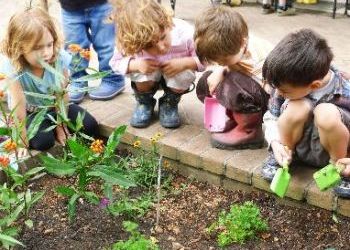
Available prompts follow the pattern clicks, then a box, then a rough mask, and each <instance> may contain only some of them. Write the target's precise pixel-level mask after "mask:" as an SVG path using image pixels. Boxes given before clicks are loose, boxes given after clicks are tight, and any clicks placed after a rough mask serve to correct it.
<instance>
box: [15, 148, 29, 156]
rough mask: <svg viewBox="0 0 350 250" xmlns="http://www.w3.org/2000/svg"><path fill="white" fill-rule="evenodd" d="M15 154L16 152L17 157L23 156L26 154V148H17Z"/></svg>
mask: <svg viewBox="0 0 350 250" xmlns="http://www.w3.org/2000/svg"><path fill="white" fill-rule="evenodd" d="M17 154H18V158H25V157H27V156H28V149H26V148H18V151H17Z"/></svg>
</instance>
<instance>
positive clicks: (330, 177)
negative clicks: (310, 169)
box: [313, 164, 345, 191]
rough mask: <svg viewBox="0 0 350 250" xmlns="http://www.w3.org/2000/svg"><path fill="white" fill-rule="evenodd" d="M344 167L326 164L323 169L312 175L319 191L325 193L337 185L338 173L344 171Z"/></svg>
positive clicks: (339, 178)
mask: <svg viewBox="0 0 350 250" xmlns="http://www.w3.org/2000/svg"><path fill="white" fill-rule="evenodd" d="M344 168H345V166H335V165H333V164H328V165H327V166H325V167H324V168H322V169H320V170H318V171H317V172H315V173H314V174H313V177H314V180H315V182H316V185H317V187H318V188H319V189H320V190H321V191H325V190H327V189H328V188H330V187H333V186H335V185H337V184H338V183H339V182H340V180H341V177H340V173H341V172H342V171H343V170H344Z"/></svg>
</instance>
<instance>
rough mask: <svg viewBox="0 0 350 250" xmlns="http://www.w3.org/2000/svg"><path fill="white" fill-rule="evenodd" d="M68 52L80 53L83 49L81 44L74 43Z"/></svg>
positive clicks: (69, 46) (70, 45)
mask: <svg viewBox="0 0 350 250" xmlns="http://www.w3.org/2000/svg"><path fill="white" fill-rule="evenodd" d="M68 50H69V51H70V52H72V53H78V52H80V51H81V47H80V45H79V44H76V43H72V44H69V45H68Z"/></svg>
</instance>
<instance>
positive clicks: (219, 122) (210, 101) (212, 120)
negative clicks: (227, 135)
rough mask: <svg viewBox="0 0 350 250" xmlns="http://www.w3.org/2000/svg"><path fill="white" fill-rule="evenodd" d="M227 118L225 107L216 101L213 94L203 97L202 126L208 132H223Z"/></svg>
mask: <svg viewBox="0 0 350 250" xmlns="http://www.w3.org/2000/svg"><path fill="white" fill-rule="evenodd" d="M228 119H229V118H228V116H227V115H226V108H225V107H224V106H222V105H221V104H220V103H219V102H218V100H217V99H216V98H215V96H214V97H209V96H207V97H205V99H204V127H205V128H206V129H207V130H208V131H209V132H223V131H224V129H225V125H226V121H227V120H228Z"/></svg>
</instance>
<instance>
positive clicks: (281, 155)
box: [271, 141, 292, 166]
mask: <svg viewBox="0 0 350 250" xmlns="http://www.w3.org/2000/svg"><path fill="white" fill-rule="evenodd" d="M271 147H272V151H273V154H274V156H275V159H276V161H277V162H278V164H279V165H280V166H283V165H284V164H287V165H289V163H291V161H292V151H291V150H290V149H288V147H286V146H284V145H283V144H282V143H280V142H278V141H272V142H271Z"/></svg>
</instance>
